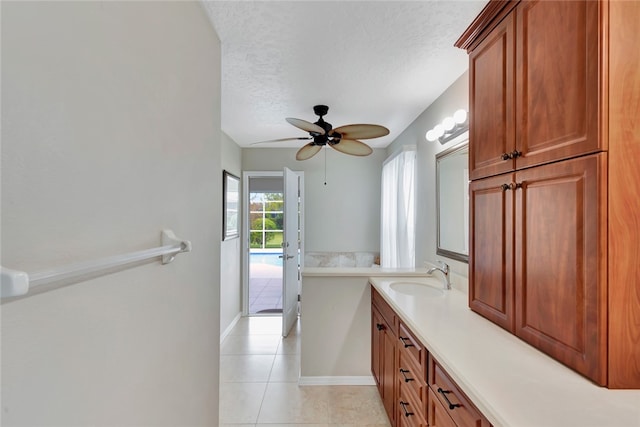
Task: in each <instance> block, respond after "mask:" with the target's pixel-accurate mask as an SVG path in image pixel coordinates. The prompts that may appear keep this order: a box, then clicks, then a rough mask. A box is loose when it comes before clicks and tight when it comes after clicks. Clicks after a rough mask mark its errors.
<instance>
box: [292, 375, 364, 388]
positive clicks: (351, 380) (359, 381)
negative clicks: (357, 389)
mask: <svg viewBox="0 0 640 427" xmlns="http://www.w3.org/2000/svg"><path fill="white" fill-rule="evenodd" d="M298 385H301V386H305V385H376V382H375V380H374V379H373V376H371V375H368V376H363V377H346V376H340V377H300V379H298Z"/></svg>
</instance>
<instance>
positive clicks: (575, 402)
mask: <svg viewBox="0 0 640 427" xmlns="http://www.w3.org/2000/svg"><path fill="white" fill-rule="evenodd" d="M409 281H411V282H415V285H416V286H420V285H421V286H424V287H435V288H436V289H437V290H440V289H441V286H442V284H441V280H440V279H439V278H438V280H434V279H428V278H424V277H423V278H412V279H410V280H408V278H407V277H372V278H370V280H369V282H370V284H371V296H372V297H371V318H370V319H371V320H370V321H371V327H370V331H371V332H370V333H371V337H372V339H371V344H372V352H371V359H370V360H371V365H372V373H373V375H374V378H375V383H376V385H378V389H379V390H380V395H381V398H382V400H383V402H384V405H385V409H387V413H388V415H389V419H390V421H391V423H392V425H393V426H421V425H429V426H436V427H439V426H447V427H449V426H458V427H462V426H488V425H493V426H518V427H523V426H531V427H539V426H545V427H554V426H557V427H567V426H578V425H579V426H608V427H616V426H618V427H630V426H638V425H640V391H639V390H609V389H606V388H603V387H600V386H598V385H596V384H595V383H593V382H591V381H589V380H588V379H586V378H585V377H583V376H581V375H580V374H578V373H576V372H574V371H572V370H571V369H569V368H567V367H565V366H563V365H562V364H560V363H558V362H557V361H555V360H554V359H552V358H551V357H549V356H547V355H545V354H544V353H542V352H541V351H539V350H537V349H536V348H534V347H532V346H530V345H528V344H526V343H525V342H523V341H522V340H520V339H518V338H517V337H515V336H514V335H512V334H510V333H508V332H507V331H505V330H504V329H502V328H500V327H498V326H496V325H494V324H493V323H491V322H489V321H488V320H486V319H484V318H483V317H481V316H479V315H478V314H476V313H474V312H473V311H471V310H470V309H469V307H468V300H467V294H466V292H463V291H461V290H459V289H455V288H454V289H452V290H449V291H443V292H440V293H438V292H420V291H419V290H415V289H412V288H411V287H408V286H400V287H399V286H397V284H398V283H402V284H406V283H407V282H409ZM458 405H460V406H458Z"/></svg>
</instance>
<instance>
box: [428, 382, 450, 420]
mask: <svg viewBox="0 0 640 427" xmlns="http://www.w3.org/2000/svg"><path fill="white" fill-rule="evenodd" d="M428 412H429V414H428V416H427V417H428V418H427V420H428V421H429V426H431V427H457V426H456V423H454V422H453V420H452V419H451V417H450V416H449V414H448V413H447V409H446V408H445V407H444V406H443V405H442V403H440V400H438V397H437V396H436V395H435V394H434V393H433V390H431V389H429V407H428Z"/></svg>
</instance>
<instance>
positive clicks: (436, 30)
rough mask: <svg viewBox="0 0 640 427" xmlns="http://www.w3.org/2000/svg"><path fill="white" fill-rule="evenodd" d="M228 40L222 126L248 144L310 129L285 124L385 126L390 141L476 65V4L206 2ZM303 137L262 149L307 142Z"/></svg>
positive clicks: (374, 142)
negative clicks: (470, 38)
mask: <svg viewBox="0 0 640 427" xmlns="http://www.w3.org/2000/svg"><path fill="white" fill-rule="evenodd" d="M203 2H204V5H205V8H206V10H207V11H208V13H209V16H210V18H211V21H212V22H213V25H214V27H215V29H216V32H217V33H218V36H219V37H220V40H221V43H222V130H223V131H224V132H225V133H227V135H229V136H230V137H231V138H232V139H233V140H234V141H236V142H237V143H238V144H239V145H240V146H241V147H246V146H249V145H250V144H251V143H254V142H258V141H264V140H269V139H276V138H286V137H299V136H300V137H304V136H308V134H306V133H305V132H304V131H302V130H299V129H297V128H295V127H293V126H291V125H290V124H288V123H287V122H286V121H285V118H286V117H295V118H299V119H303V120H307V121H310V122H315V121H316V120H317V116H315V115H314V114H313V106H314V105H316V104H325V105H328V106H329V113H328V114H327V115H326V116H325V117H324V119H325V120H326V121H327V122H329V123H331V124H332V125H333V127H334V128H336V127H338V126H342V125H346V124H352V123H372V124H379V125H383V126H386V127H387V128H389V130H390V131H391V133H390V134H389V135H388V136H386V137H382V138H376V139H369V140H366V141H365V142H367V143H368V144H369V145H371V146H372V147H386V146H387V145H389V144H390V143H391V142H392V141H393V140H394V139H395V138H396V137H397V136H398V135H400V133H401V132H402V131H403V130H404V129H406V128H407V126H409V125H410V124H411V123H412V122H413V120H414V119H415V118H416V117H417V116H418V115H419V114H420V113H422V112H423V111H424V110H425V108H427V107H428V106H429V105H430V104H431V103H432V102H433V101H434V100H435V99H436V98H437V97H438V96H439V95H440V94H441V93H442V92H443V91H444V90H445V89H446V88H447V87H448V86H449V85H450V84H451V83H453V82H454V81H455V80H456V79H457V78H458V77H459V76H460V75H461V74H462V73H463V72H464V71H465V70H466V69H467V67H468V59H467V54H466V52H465V51H463V50H460V49H457V48H455V47H454V46H453V43H454V42H455V41H456V40H457V39H458V37H459V36H460V35H461V34H462V32H463V31H464V30H465V29H466V28H467V26H468V25H469V24H470V23H471V21H472V20H473V18H474V17H475V16H476V15H477V14H478V13H479V12H480V10H481V9H482V8H483V7H484V5H485V4H486V0H475V1H457V0H456V1H452V0H449V1H206V0H204V1H203ZM304 143H305V141H299V142H293V143H289V142H287V143H273V144H261V145H257V146H256V147H300V146H302V145H304Z"/></svg>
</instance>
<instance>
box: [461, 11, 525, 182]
mask: <svg viewBox="0 0 640 427" xmlns="http://www.w3.org/2000/svg"><path fill="white" fill-rule="evenodd" d="M514 37H515V21H514V19H513V18H512V17H511V16H507V17H506V18H505V19H504V20H503V21H502V22H501V23H500V24H499V25H498V27H497V28H496V29H495V30H494V31H493V32H492V33H491V34H490V35H489V36H487V37H486V38H485V39H484V40H483V41H482V43H481V44H480V45H479V46H478V47H476V48H475V49H474V50H473V51H471V52H470V54H469V85H470V87H469V90H470V97H469V111H471V112H473V114H472V115H470V118H469V120H470V126H469V133H470V135H469V139H470V140H471V141H476V142H477V143H475V144H473V145H470V146H469V167H470V173H469V175H470V178H471V179H477V178H482V177H485V176H489V175H496V174H500V173H503V172H508V171H510V170H513V168H514V161H513V160H512V159H511V158H510V155H509V154H510V153H511V152H513V151H514V150H515V85H514V74H515V58H514V57H515V50H514Z"/></svg>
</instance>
